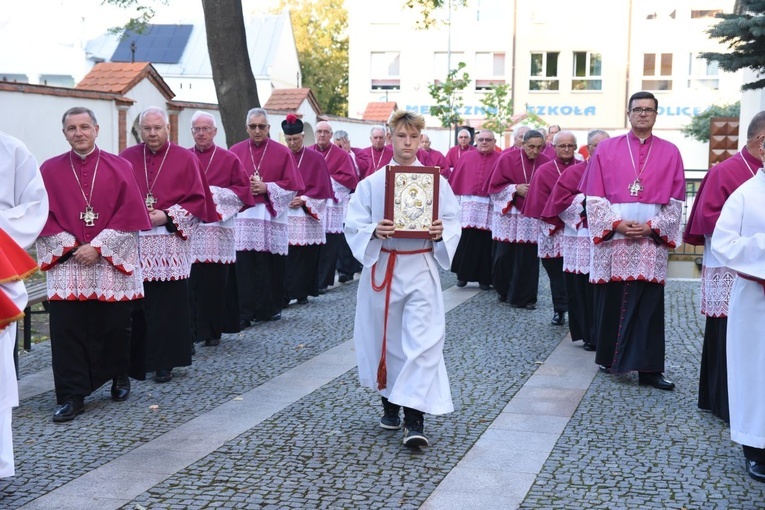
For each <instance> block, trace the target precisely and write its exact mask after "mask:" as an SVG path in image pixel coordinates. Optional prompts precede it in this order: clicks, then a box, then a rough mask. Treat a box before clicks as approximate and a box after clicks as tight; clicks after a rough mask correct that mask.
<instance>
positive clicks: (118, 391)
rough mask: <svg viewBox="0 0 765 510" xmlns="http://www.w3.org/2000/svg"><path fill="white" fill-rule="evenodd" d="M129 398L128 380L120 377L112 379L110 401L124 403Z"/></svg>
mask: <svg viewBox="0 0 765 510" xmlns="http://www.w3.org/2000/svg"><path fill="white" fill-rule="evenodd" d="M129 396H130V378H129V377H128V376H126V375H121V376H119V377H115V378H114V379H112V400H114V401H115V402H124V401H125V400H127V398H128V397H129Z"/></svg>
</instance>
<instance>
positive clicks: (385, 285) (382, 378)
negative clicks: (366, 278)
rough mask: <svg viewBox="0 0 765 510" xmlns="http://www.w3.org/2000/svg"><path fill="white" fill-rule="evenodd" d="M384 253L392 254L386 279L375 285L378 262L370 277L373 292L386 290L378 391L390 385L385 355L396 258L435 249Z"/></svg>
mask: <svg viewBox="0 0 765 510" xmlns="http://www.w3.org/2000/svg"><path fill="white" fill-rule="evenodd" d="M382 251H383V252H385V253H388V254H390V255H389V256H388V265H387V266H386V268H385V279H384V280H383V281H382V283H381V284H380V285H377V284H375V272H376V270H377V262H375V265H374V266H372V274H371V275H370V281H371V282H372V290H374V291H375V292H380V291H382V290H383V289H385V322H384V325H383V340H382V353H381V354H380V364H379V365H378V366H377V389H378V390H384V389H385V387H386V386H387V385H388V369H387V367H386V364H385V358H386V356H385V353H386V352H387V350H388V349H387V339H388V309H389V308H390V289H391V285H392V283H393V268H394V267H395V266H396V257H398V256H399V255H416V254H418V253H427V252H429V251H433V248H423V249H422V250H407V251H398V250H388V249H386V248H382Z"/></svg>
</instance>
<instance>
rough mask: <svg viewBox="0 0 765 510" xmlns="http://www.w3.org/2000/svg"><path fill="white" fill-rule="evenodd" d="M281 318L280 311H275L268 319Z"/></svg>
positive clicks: (275, 319) (276, 319)
mask: <svg viewBox="0 0 765 510" xmlns="http://www.w3.org/2000/svg"><path fill="white" fill-rule="evenodd" d="M281 318H282V313H281V312H276V313H275V314H273V315H272V316H271V317H270V318H269V319H268V320H270V321H278V320H279V319H281Z"/></svg>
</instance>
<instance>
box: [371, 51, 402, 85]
mask: <svg viewBox="0 0 765 510" xmlns="http://www.w3.org/2000/svg"><path fill="white" fill-rule="evenodd" d="M370 71H371V73H370V74H371V76H372V90H401V79H400V77H399V53H398V52H397V51H380V52H372V60H371V69H370Z"/></svg>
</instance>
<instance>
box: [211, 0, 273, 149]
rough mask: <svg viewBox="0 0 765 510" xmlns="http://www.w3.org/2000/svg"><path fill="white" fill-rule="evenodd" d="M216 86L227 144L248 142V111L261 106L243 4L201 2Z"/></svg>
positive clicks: (235, 0)
mask: <svg viewBox="0 0 765 510" xmlns="http://www.w3.org/2000/svg"><path fill="white" fill-rule="evenodd" d="M202 8H203V9H204V15H205V27H206V31H207V51H208V52H209V54H210V65H211V67H212V74H213V83H214V84H215V92H216V94H217V95H218V106H219V107H220V117H221V120H222V121H223V128H224V129H225V130H226V144H227V145H228V146H229V147H231V146H232V145H233V144H235V143H236V142H239V141H241V140H244V139H245V138H247V130H246V129H245V124H246V119H245V116H246V115H247V111H248V110H249V109H250V108H255V107H259V106H260V101H259V100H258V88H257V86H256V84H255V76H254V75H253V74H252V67H251V66H250V54H249V52H248V50H247V37H246V35H245V31H244V16H243V14H242V2H241V0H202Z"/></svg>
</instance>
